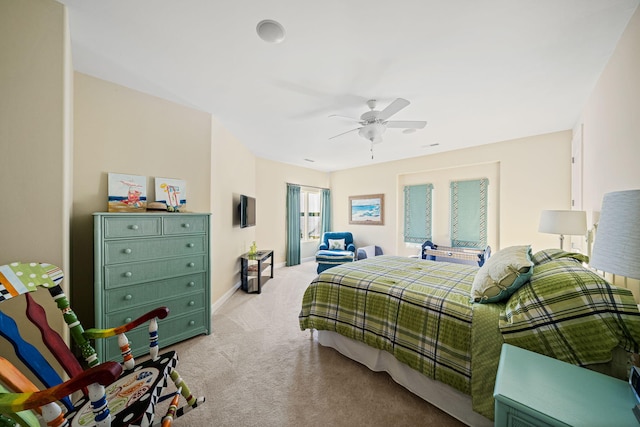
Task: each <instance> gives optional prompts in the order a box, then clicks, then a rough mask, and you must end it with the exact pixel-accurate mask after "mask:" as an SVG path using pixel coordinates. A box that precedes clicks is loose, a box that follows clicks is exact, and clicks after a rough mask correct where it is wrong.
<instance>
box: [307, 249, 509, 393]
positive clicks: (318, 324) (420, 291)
mask: <svg viewBox="0 0 640 427" xmlns="http://www.w3.org/2000/svg"><path fill="white" fill-rule="evenodd" d="M477 271H478V267H475V266H471V265H460V264H452V263H446V262H435V261H423V260H420V261H417V260H415V259H411V258H404V257H395V256H378V257H375V258H370V259H365V260H362V261H357V262H354V263H350V264H343V265H342V266H339V267H333V268H331V269H329V270H327V271H325V272H323V273H321V274H320V275H319V276H318V277H317V278H316V279H314V281H313V282H312V283H311V284H310V286H309V287H308V289H307V291H306V292H305V294H304V297H303V301H302V311H301V313H300V316H299V320H300V328H301V329H302V330H304V329H312V328H313V329H318V330H328V331H334V332H337V333H339V334H341V335H343V336H345V337H348V338H351V339H354V340H357V341H361V342H364V343H365V344H367V345H369V346H371V347H375V348H378V349H381V350H386V351H387V352H389V353H391V354H392V355H393V356H395V357H396V358H397V359H398V360H399V361H401V362H403V363H405V364H407V365H409V366H410V367H412V368H413V369H415V370H417V371H419V372H421V373H423V374H424V375H426V376H427V377H429V378H432V379H435V380H438V381H441V382H444V383H446V384H449V385H451V386H453V387H455V388H456V389H458V390H460V391H462V392H464V393H466V394H471V324H472V310H473V306H472V304H471V303H470V302H469V292H470V289H471V284H472V283H473V278H474V276H475V274H476V272H477ZM495 321H496V323H497V318H496V320H495ZM495 329H497V327H496V328H495ZM498 354H499V350H498ZM496 358H497V355H496Z"/></svg>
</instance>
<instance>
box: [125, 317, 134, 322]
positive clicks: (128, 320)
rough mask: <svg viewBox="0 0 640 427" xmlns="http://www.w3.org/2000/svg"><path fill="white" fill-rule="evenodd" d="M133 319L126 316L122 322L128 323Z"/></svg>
mask: <svg viewBox="0 0 640 427" xmlns="http://www.w3.org/2000/svg"><path fill="white" fill-rule="evenodd" d="M132 320H133V319H132V318H131V317H127V318H126V319H124V323H129V322H131V321H132Z"/></svg>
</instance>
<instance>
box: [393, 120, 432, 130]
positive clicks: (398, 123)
mask: <svg viewBox="0 0 640 427" xmlns="http://www.w3.org/2000/svg"><path fill="white" fill-rule="evenodd" d="M385 125H387V127H388V128H406V129H422V128H424V127H425V126H426V125H427V122H423V121H416V120H414V121H410V120H394V121H391V122H385Z"/></svg>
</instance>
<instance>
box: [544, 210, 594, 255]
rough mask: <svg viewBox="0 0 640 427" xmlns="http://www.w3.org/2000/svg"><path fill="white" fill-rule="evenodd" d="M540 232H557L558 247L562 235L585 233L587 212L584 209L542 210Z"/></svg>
mask: <svg viewBox="0 0 640 427" xmlns="http://www.w3.org/2000/svg"><path fill="white" fill-rule="evenodd" d="M538 231H539V232H541V233H549V234H559V235H560V248H562V241H563V238H564V235H565V234H566V235H586V234H587V213H586V212H585V211H542V213H541V214H540V226H539V227H538Z"/></svg>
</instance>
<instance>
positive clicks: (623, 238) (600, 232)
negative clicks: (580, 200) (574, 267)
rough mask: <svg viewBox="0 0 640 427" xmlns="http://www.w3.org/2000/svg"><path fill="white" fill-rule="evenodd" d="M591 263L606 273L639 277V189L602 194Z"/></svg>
mask: <svg viewBox="0 0 640 427" xmlns="http://www.w3.org/2000/svg"><path fill="white" fill-rule="evenodd" d="M590 264H591V266H592V267H594V268H596V269H598V270H602V271H604V272H607V273H612V274H618V275H620V276H625V277H630V278H634V279H640V190H627V191H615V192H612V193H607V194H605V195H604V198H603V199H602V211H601V212H600V221H599V223H598V229H597V233H596V240H595V243H594V246H593V256H592V257H591V263H590Z"/></svg>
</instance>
